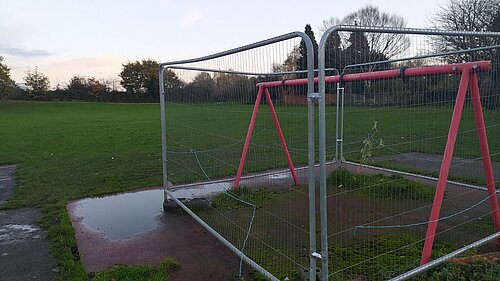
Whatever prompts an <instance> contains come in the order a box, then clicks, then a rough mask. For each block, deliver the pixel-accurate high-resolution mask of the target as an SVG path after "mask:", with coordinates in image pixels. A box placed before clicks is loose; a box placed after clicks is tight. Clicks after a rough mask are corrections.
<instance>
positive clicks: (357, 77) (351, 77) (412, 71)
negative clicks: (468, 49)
mask: <svg viewBox="0 0 500 281" xmlns="http://www.w3.org/2000/svg"><path fill="white" fill-rule="evenodd" d="M474 65H476V66H477V71H489V70H491V69H492V65H491V61H476V62H465V63H455V64H447V65H433V66H422V67H411V68H406V69H404V76H406V77H416V76H424V75H436V74H460V73H462V71H463V70H464V69H470V67H472V66H474ZM400 76H401V69H399V68H397V69H391V70H382V71H373V72H364V73H353V74H345V75H344V76H343V77H342V79H343V80H344V81H345V82H352V81H368V80H379V79H387V78H397V77H400ZM339 80H340V76H339V75H335V76H327V77H325V83H338V82H339ZM314 84H318V78H314ZM300 85H307V78H302V79H290V80H283V81H271V82H262V83H258V84H257V86H264V87H266V88H271V87H281V86H300Z"/></svg>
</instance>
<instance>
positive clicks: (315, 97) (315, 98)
mask: <svg viewBox="0 0 500 281" xmlns="http://www.w3.org/2000/svg"><path fill="white" fill-rule="evenodd" d="M307 98H308V99H309V101H312V102H316V101H320V100H321V95H320V93H309V94H308V95H307Z"/></svg>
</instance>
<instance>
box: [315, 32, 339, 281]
mask: <svg viewBox="0 0 500 281" xmlns="http://www.w3.org/2000/svg"><path fill="white" fill-rule="evenodd" d="M327 37H328V36H323V37H321V40H320V44H319V46H318V92H319V95H320V98H321V100H320V103H319V105H320V106H319V126H320V128H319V159H320V165H319V166H320V185H319V188H320V222H321V225H320V229H321V234H320V235H321V256H322V263H321V280H324V281H326V280H328V217H327V214H328V205H327V198H326V197H327V190H326V112H325V103H326V86H325V42H326V40H327ZM339 85H340V84H339V83H337V97H336V98H337V102H336V109H337V110H336V113H335V115H336V124H335V161H338V160H340V159H339V158H338V149H339V123H338V119H339Z"/></svg>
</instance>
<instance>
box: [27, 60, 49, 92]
mask: <svg viewBox="0 0 500 281" xmlns="http://www.w3.org/2000/svg"><path fill="white" fill-rule="evenodd" d="M24 82H26V86H27V87H28V92H29V94H30V96H31V97H32V98H37V97H40V96H41V95H43V94H44V93H45V92H47V91H48V90H49V87H50V81H49V78H48V77H47V76H45V75H44V74H43V73H41V72H40V71H38V67H35V69H34V70H28V71H26V76H25V77H24Z"/></svg>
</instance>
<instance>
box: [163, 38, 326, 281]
mask: <svg viewBox="0 0 500 281" xmlns="http://www.w3.org/2000/svg"><path fill="white" fill-rule="evenodd" d="M313 68H314V53H313V51H312V42H311V41H310V39H309V37H307V35H305V34H304V33H301V32H295V33H290V34H286V35H283V36H279V37H275V38H272V39H269V40H265V41H261V42H258V43H254V44H251V45H247V46H244V47H240V48H236V49H233V50H229V51H226V52H222V53H218V54H215V55H211V56H206V57H201V58H196V59H190V60H184V61H177V62H170V63H163V64H161V67H160V70H159V76H160V82H159V83H160V94H161V100H160V101H161V120H162V144H163V179H164V183H163V184H164V188H165V190H166V202H165V207H166V208H167V209H168V208H172V207H174V206H175V205H176V204H178V205H180V206H181V207H182V208H183V209H184V210H185V211H186V212H188V214H190V215H191V216H193V217H194V218H195V219H196V220H197V221H198V222H199V223H200V224H201V225H202V226H203V227H205V228H206V229H207V230H208V231H209V232H210V233H212V234H213V235H215V237H216V238H218V239H219V240H221V241H222V242H223V243H224V244H225V245H226V246H228V247H229V248H230V249H231V250H232V251H233V252H235V253H236V255H237V256H238V257H240V264H239V265H234V266H236V267H239V272H240V274H245V272H248V271H249V270H245V267H244V263H243V262H245V263H247V264H249V265H250V266H252V267H253V268H254V269H255V270H257V271H258V272H260V274H263V275H264V276H266V277H267V278H270V279H272V280H278V279H280V280H284V279H286V278H288V279H290V280H297V279H299V278H301V276H308V278H310V279H311V280H314V279H315V278H316V277H315V276H316V267H317V266H316V258H317V257H315V252H316V218H315V209H316V207H315V200H316V195H315V171H314V165H315V153H314V152H315V148H314V141H315V138H314V133H315V128H314V125H315V115H314V107H315V105H314V102H315V96H314V95H313V92H314V88H313V75H314V74H313ZM295 78H302V79H304V80H305V81H306V83H305V84H303V85H298V86H292V85H281V84H280V86H279V87H271V86H269V85H267V84H266V83H267V82H268V81H274V80H279V81H281V80H285V79H295ZM207 262H209V261H207Z"/></svg>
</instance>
